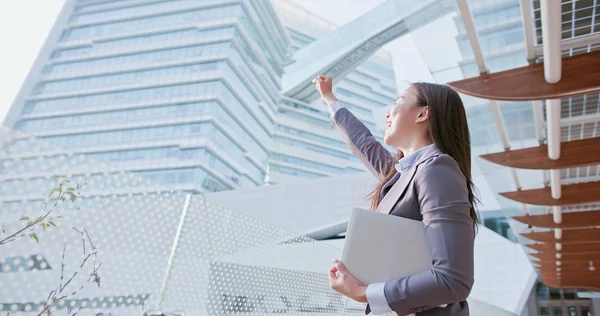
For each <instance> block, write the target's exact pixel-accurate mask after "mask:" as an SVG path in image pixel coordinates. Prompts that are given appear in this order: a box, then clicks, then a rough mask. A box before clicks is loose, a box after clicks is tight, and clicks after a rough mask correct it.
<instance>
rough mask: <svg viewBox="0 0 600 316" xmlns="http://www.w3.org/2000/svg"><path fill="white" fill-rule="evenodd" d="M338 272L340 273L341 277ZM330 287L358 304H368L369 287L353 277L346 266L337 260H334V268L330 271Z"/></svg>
mask: <svg viewBox="0 0 600 316" xmlns="http://www.w3.org/2000/svg"><path fill="white" fill-rule="evenodd" d="M337 272H339V273H340V275H339V277H338V276H337ZM329 285H330V286H331V288H332V289H333V290H335V291H336V292H338V293H340V294H343V295H346V296H348V297H349V298H351V299H353V300H355V301H357V302H361V303H367V287H366V286H364V285H363V284H362V283H360V281H358V280H357V279H356V278H355V277H353V276H352V275H351V274H350V272H348V270H347V269H346V266H344V264H343V263H342V262H341V261H339V260H337V259H334V260H333V267H332V268H331V269H329Z"/></svg>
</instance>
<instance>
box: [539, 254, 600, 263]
mask: <svg viewBox="0 0 600 316" xmlns="http://www.w3.org/2000/svg"><path fill="white" fill-rule="evenodd" d="M560 254H561V256H560V259H557V258H556V253H555V252H540V253H532V254H530V255H531V256H532V257H535V258H537V259H540V261H536V262H543V261H556V260H560V261H561V262H580V261H584V262H588V261H589V260H592V261H594V262H595V261H598V264H600V252H589V253H566V254H563V253H562V252H561V253H560Z"/></svg>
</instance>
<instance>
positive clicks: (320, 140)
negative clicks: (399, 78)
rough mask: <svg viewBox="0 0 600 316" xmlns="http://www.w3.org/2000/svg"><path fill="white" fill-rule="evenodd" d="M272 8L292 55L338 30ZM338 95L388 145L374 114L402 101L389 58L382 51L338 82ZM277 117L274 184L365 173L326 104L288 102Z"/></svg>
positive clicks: (283, 5) (300, 13)
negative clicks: (338, 129)
mask: <svg viewBox="0 0 600 316" xmlns="http://www.w3.org/2000/svg"><path fill="white" fill-rule="evenodd" d="M273 4H274V6H275V8H276V11H277V12H278V14H279V16H280V18H281V21H282V23H283V25H284V27H285V29H286V31H287V34H288V35H289V38H290V40H291V47H290V49H289V51H288V53H289V54H293V53H294V52H296V51H297V50H299V49H301V48H303V47H305V46H307V45H310V44H311V43H312V42H314V41H315V40H318V39H319V38H320V37H322V36H323V35H325V34H327V33H328V32H331V31H333V30H335V29H337V26H336V25H334V24H333V23H331V22H329V21H328V20H327V19H325V18H323V17H321V16H319V15H317V14H315V13H313V12H310V11H308V10H306V9H304V8H302V7H300V6H299V5H296V4H294V3H293V2H291V1H289V0H276V1H273ZM334 91H335V93H336V96H337V97H338V98H339V99H340V100H341V101H343V102H344V103H345V105H346V106H347V107H348V108H349V109H350V110H351V111H352V113H353V114H354V115H356V116H357V117H358V118H360V119H361V121H363V122H364V123H365V125H367V127H368V128H369V129H370V130H371V131H372V132H373V133H374V135H376V137H377V138H378V139H379V140H380V141H382V142H383V138H382V135H383V133H382V132H381V131H378V130H377V127H376V125H375V119H376V118H375V117H374V113H373V110H376V109H381V108H384V107H389V106H390V105H392V104H394V102H395V99H396V97H397V86H396V79H395V74H394V70H393V65H392V58H391V55H390V53H389V52H387V51H385V50H379V51H377V52H376V53H375V54H374V55H373V56H371V57H369V58H368V59H367V60H366V61H364V62H363V63H361V64H360V65H359V66H358V67H357V68H356V69H355V70H354V71H352V72H351V73H349V74H348V75H347V76H346V77H345V78H344V79H343V80H340V82H335V85H334ZM278 112H279V113H278V115H277V117H278V120H277V125H276V128H275V132H274V147H273V152H272V153H271V157H270V164H269V168H270V177H269V182H270V183H283V182H287V181H293V180H294V179H296V178H298V177H300V178H319V177H324V176H331V175H336V174H345V173H353V172H359V171H365V170H366V169H364V167H363V165H362V163H361V162H360V161H359V160H358V159H357V158H356V157H354V155H353V154H352V152H351V151H350V150H349V148H348V145H346V143H345V142H344V141H343V140H342V139H341V137H340V134H339V132H338V131H337V130H336V129H335V128H334V126H333V124H332V123H331V118H330V114H329V112H328V110H327V106H326V105H325V103H324V102H323V101H321V100H315V101H314V102H311V103H310V104H307V103H304V102H302V101H299V100H295V99H292V98H288V97H285V96H283V97H282V100H281V102H280V107H279V109H278ZM376 113H378V112H376ZM381 119H382V120H383V116H382V115H381Z"/></svg>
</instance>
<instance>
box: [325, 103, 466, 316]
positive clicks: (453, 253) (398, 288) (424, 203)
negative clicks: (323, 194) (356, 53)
mask: <svg viewBox="0 0 600 316" xmlns="http://www.w3.org/2000/svg"><path fill="white" fill-rule="evenodd" d="M332 121H333V123H334V124H335V125H336V126H337V127H338V128H339V129H340V130H341V132H342V135H343V136H344V138H345V139H346V142H347V143H348V145H349V146H350V148H351V149H352V151H353V152H354V154H355V155H356V156H357V157H358V158H359V159H360V160H361V161H362V162H363V163H364V164H365V165H366V166H367V168H368V169H369V170H370V171H371V172H372V173H373V174H374V175H375V176H376V177H377V178H378V179H380V180H381V179H383V178H384V177H385V175H386V174H387V173H388V172H389V171H390V169H391V168H394V165H395V163H396V161H394V157H393V156H392V155H391V154H390V153H389V152H388V150H387V149H386V148H385V147H383V145H381V144H380V143H379V142H378V141H377V140H375V138H374V137H373V135H372V134H371V132H370V131H369V130H368V129H367V127H366V126H365V125H364V124H362V123H361V122H360V121H359V120H358V119H357V118H356V117H355V116H354V115H353V114H352V113H351V112H350V111H349V110H348V109H346V108H341V109H339V110H338V111H337V112H336V113H335V115H334V117H333V119H332ZM381 194H382V195H383V199H382V200H381V202H380V204H379V207H378V211H380V212H386V213H389V214H392V215H396V216H402V217H406V218H411V219H415V220H421V221H423V223H424V224H425V226H426V228H425V232H426V237H427V242H428V245H429V248H430V249H431V255H432V258H433V262H432V264H433V267H432V268H431V270H429V271H426V272H422V273H418V274H414V275H411V276H408V277H405V278H401V279H398V280H390V281H388V282H386V283H385V287H384V292H385V296H386V299H387V301H388V304H389V305H390V307H391V308H392V309H393V310H394V311H395V312H396V313H397V314H398V315H406V314H411V313H418V314H419V315H427V316H429V315H431V316H433V315H460V316H466V315H469V307H468V304H467V302H466V299H467V296H468V295H469V293H470V291H471V287H472V286H473V247H474V241H475V233H474V227H473V221H472V219H471V217H470V215H469V212H470V208H471V204H470V203H469V199H468V190H467V182H466V178H465V176H464V175H463V174H462V172H461V171H460V169H459V167H458V165H457V163H456V161H455V160H454V159H453V158H452V157H450V156H448V155H446V154H444V153H442V152H441V151H440V150H439V149H438V148H437V147H435V146H431V147H430V148H428V149H427V150H425V151H424V152H423V153H422V154H421V155H420V156H419V157H418V158H417V160H416V161H415V163H414V164H413V165H412V167H411V168H410V169H409V170H408V171H407V172H404V173H403V174H401V175H399V174H396V175H395V176H394V177H393V178H392V180H390V181H389V182H388V183H387V184H386V185H385V187H384V188H383V190H382V192H381ZM406 258H407V260H410V254H407V256H406ZM443 304H448V305H447V306H446V307H445V308H441V307H437V306H439V305H443ZM369 312H370V308H369V307H368V306H367V314H368V313H369Z"/></svg>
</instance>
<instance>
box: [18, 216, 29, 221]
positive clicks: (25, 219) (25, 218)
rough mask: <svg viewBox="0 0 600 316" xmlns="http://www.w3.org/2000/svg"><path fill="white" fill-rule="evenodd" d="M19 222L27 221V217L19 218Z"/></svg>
mask: <svg viewBox="0 0 600 316" xmlns="http://www.w3.org/2000/svg"><path fill="white" fill-rule="evenodd" d="M19 220H20V221H28V220H29V216H21V218H19Z"/></svg>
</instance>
